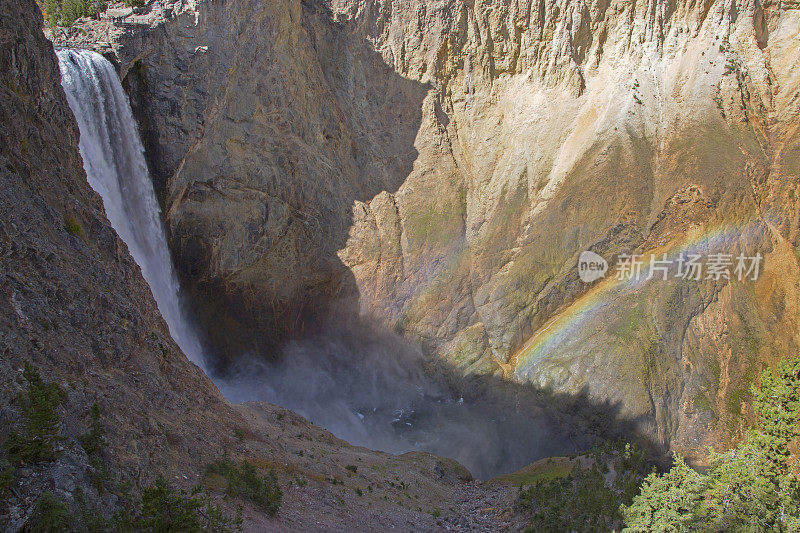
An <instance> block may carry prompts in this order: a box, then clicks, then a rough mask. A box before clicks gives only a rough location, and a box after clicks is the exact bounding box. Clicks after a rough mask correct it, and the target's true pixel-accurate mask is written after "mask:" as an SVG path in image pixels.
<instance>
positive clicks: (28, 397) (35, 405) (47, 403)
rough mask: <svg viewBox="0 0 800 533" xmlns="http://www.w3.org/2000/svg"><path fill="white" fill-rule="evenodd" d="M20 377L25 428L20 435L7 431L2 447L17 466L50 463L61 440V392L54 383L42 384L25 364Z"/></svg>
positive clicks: (37, 376)
mask: <svg viewBox="0 0 800 533" xmlns="http://www.w3.org/2000/svg"><path fill="white" fill-rule="evenodd" d="M23 376H24V378H25V379H26V380H27V382H28V391H27V392H26V393H24V394H21V395H20V398H19V403H20V405H21V406H22V415H23V418H24V420H25V427H24V429H23V431H22V432H18V431H11V432H10V434H9V436H8V439H6V441H5V443H4V444H3V446H4V447H5V448H6V450H8V453H9V455H10V456H11V458H12V459H13V460H14V461H17V462H23V463H35V462H39V461H53V460H54V459H55V458H56V449H55V448H56V445H57V444H58V443H59V442H61V441H62V440H63V437H61V435H60V431H61V420H60V417H59V415H58V405H59V404H60V403H61V402H62V401H63V398H64V395H65V394H64V391H63V389H61V387H59V386H58V385H57V384H55V383H45V382H44V381H43V380H42V377H41V376H40V375H39V371H38V370H36V367H34V366H33V365H32V364H31V363H29V362H26V363H25V369H24V372H23Z"/></svg>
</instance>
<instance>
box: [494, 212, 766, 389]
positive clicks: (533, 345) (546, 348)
mask: <svg viewBox="0 0 800 533" xmlns="http://www.w3.org/2000/svg"><path fill="white" fill-rule="evenodd" d="M754 223H755V224H754ZM765 223H766V222H765V221H763V220H762V219H761V218H757V217H755V216H753V217H752V218H750V219H749V220H746V221H744V222H741V223H739V224H727V225H725V224H719V225H716V226H713V227H710V228H709V227H706V228H703V227H700V226H697V227H694V228H692V229H691V230H690V231H689V232H687V233H686V234H685V235H684V236H682V237H679V238H676V239H673V240H672V241H670V242H667V243H665V244H661V245H659V246H657V247H655V248H652V249H650V250H648V251H647V252H646V253H645V252H640V251H637V253H642V254H643V255H645V256H646V257H645V259H647V258H649V255H650V254H654V255H657V256H661V254H663V253H666V254H667V258H668V259H674V258H677V256H678V255H680V254H681V253H687V254H708V253H710V252H712V253H713V252H714V251H715V250H716V251H721V250H729V249H730V248H731V247H732V246H731V243H732V242H737V241H740V240H741V239H742V236H743V235H745V234H746V233H747V232H748V231H753V230H756V229H759V228H760V229H763V227H764V224H765ZM766 225H767V226H768V227H769V226H770V224H769V223H766ZM727 253H731V252H729V251H728V252H727ZM762 268H763V264H762ZM646 270H647V265H645V268H643V270H642V276H641V277H640V278H638V279H623V280H620V279H618V278H617V277H616V275H615V273H614V272H613V271H609V273H608V274H607V277H606V278H604V279H603V280H602V281H600V282H598V283H597V284H595V285H594V286H592V287H591V288H590V289H589V290H588V291H587V292H585V293H584V294H582V295H581V296H580V297H578V298H577V299H576V300H575V301H573V302H572V303H570V304H568V305H567V306H566V307H565V308H564V309H563V310H562V311H561V312H560V313H558V314H557V316H556V317H555V318H553V319H552V320H550V321H549V322H548V323H547V324H545V325H544V326H543V327H541V328H540V329H539V330H538V331H536V332H535V333H534V334H533V335H532V336H531V337H530V338H529V340H528V341H527V342H526V343H525V345H524V346H523V347H522V348H521V349H520V350H518V351H517V352H516V353H515V354H514V355H513V356H512V357H511V359H510V361H509V365H508V366H507V367H506V373H507V374H510V375H507V377H513V378H515V379H517V380H521V379H523V378H524V375H525V374H526V373H528V371H529V370H530V369H531V368H532V367H534V366H535V365H536V364H537V363H539V362H540V361H542V360H544V359H545V358H546V357H547V355H548V354H549V353H550V352H552V351H554V350H555V349H556V348H558V347H563V346H564V345H565V344H567V343H568V342H569V341H570V340H571V339H576V338H580V337H585V336H586V333H587V328H588V327H589V326H590V324H591V321H592V319H593V318H594V317H596V316H597V315H599V314H601V313H603V312H604V311H606V310H607V309H606V308H608V307H610V306H611V305H612V303H613V302H614V301H615V300H619V298H620V297H621V296H624V295H625V294H628V293H630V292H633V291H634V290H636V289H638V288H640V287H641V286H642V285H644V284H645V283H647V282H648V281H647V279H646V277H647V276H646Z"/></svg>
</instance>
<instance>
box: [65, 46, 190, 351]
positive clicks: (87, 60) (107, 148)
mask: <svg viewBox="0 0 800 533" xmlns="http://www.w3.org/2000/svg"><path fill="white" fill-rule="evenodd" d="M58 63H59V67H60V69H61V85H62V86H63V87H64V92H66V94H67V102H68V103H69V107H70V108H71V109H72V112H73V113H74V115H75V118H76V119H77V121H78V127H79V128H80V133H81V135H80V151H81V157H83V167H84V169H85V170H86V176H87V178H88V180H89V184H90V185H91V186H92V188H93V189H94V190H95V191H97V192H98V193H99V194H100V196H101V197H102V198H103V205H104V206H105V210H106V216H108V220H109V221H110V222H111V225H112V226H113V227H114V229H115V230H116V231H117V233H118V234H119V236H120V237H121V238H122V240H123V241H125V244H127V245H128V250H130V253H131V255H132V256H133V259H134V260H135V261H136V263H137V264H138V265H139V267H140V268H141V269H142V275H143V276H144V279H145V280H146V281H147V283H148V284H149V285H150V290H152V292H153V296H154V297H155V299H156V303H157V304H158V309H159V311H161V314H162V316H163V317H164V319H165V320H166V321H167V325H168V326H169V331H170V333H171V334H172V338H173V339H175V342H177V343H178V346H180V347H181V350H183V352H184V353H185V354H186V355H187V356H188V357H189V359H191V360H192V361H193V362H194V363H196V364H198V365H200V366H201V367H204V365H205V358H204V355H203V348H202V345H201V343H200V340H199V338H198V335H197V331H196V330H195V328H194V326H193V324H192V322H191V320H189V319H188V317H187V316H186V313H185V312H184V311H183V308H182V306H181V300H180V286H179V284H178V278H177V277H176V275H175V269H174V268H173V266H172V259H171V257H170V254H169V248H168V247H167V239H166V235H165V231H164V225H163V223H162V221H161V210H160V208H159V206H158V200H157V199H156V195H155V191H154V190H153V183H152V181H151V180H150V175H149V173H148V171H147V163H146V162H145V159H144V147H143V146H142V142H141V140H140V139H139V132H138V131H137V129H136V122H134V120H133V114H132V113H131V106H130V102H129V101H128V96H127V95H126V94H125V92H124V91H123V89H122V85H121V84H120V81H119V77H118V76H117V73H116V71H115V70H114V67H113V66H112V65H111V63H109V62H108V61H107V60H106V59H105V58H104V57H103V56H101V55H100V54H97V53H95V52H90V51H87V50H61V51H59V52H58Z"/></svg>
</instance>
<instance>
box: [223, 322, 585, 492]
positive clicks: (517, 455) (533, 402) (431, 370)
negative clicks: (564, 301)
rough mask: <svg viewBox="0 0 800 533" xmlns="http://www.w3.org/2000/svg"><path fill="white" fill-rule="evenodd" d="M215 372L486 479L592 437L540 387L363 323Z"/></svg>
mask: <svg viewBox="0 0 800 533" xmlns="http://www.w3.org/2000/svg"><path fill="white" fill-rule="evenodd" d="M214 381H215V382H216V384H217V385H218V387H219V388H220V390H221V392H222V393H223V394H224V395H225V397H226V398H228V400H230V401H232V402H237V403H238V402H248V401H263V402H269V403H273V404H277V405H280V406H282V407H285V408H288V409H291V410H293V411H296V412H298V413H300V414H301V415H303V416H304V417H306V418H307V419H308V420H310V421H311V422H313V423H315V424H317V425H319V426H321V427H323V428H325V429H327V430H329V431H331V432H332V433H333V434H334V435H336V436H337V437H339V438H342V439H344V440H346V441H348V442H350V443H351V444H354V445H358V446H365V447H368V448H371V449H376V450H381V451H386V452H390V453H403V452H408V451H414V450H416V451H426V452H430V453H433V454H436V455H441V456H445V457H450V458H453V459H455V460H457V461H458V462H460V463H461V464H463V465H464V466H466V467H467V468H468V469H469V470H470V472H472V474H473V476H475V477H477V478H479V479H487V478H490V477H493V476H496V475H500V474H505V473H509V472H513V471H516V470H518V469H519V468H521V467H523V466H525V465H527V464H529V463H531V462H534V461H536V460H538V459H541V458H543V457H550V456H553V455H563V454H565V453H575V452H578V451H580V450H581V449H585V448H586V447H588V446H590V444H591V439H590V437H589V435H588V434H585V433H586V432H584V431H583V430H582V429H581V428H579V427H569V426H570V424H572V423H571V422H565V418H564V417H559V416H553V413H552V412H550V411H551V410H550V409H548V407H554V408H555V407H556V406H547V405H546V403H547V402H546V399H545V397H544V396H543V395H542V394H540V393H538V392H537V391H535V390H533V389H532V388H530V387H527V388H526V387H523V386H520V385H518V384H512V383H509V382H506V381H504V380H501V379H498V378H472V379H469V378H461V377H459V376H457V375H456V374H455V373H454V372H453V371H452V370H448V368H447V365H446V364H444V363H439V364H437V363H435V362H434V361H433V360H431V359H430V358H428V357H426V356H425V355H424V354H423V352H422V350H421V349H420V348H419V347H418V346H417V345H415V344H413V343H412V342H410V341H408V340H405V339H403V338H401V337H399V336H397V335H395V334H393V333H391V332H388V331H384V330H380V329H376V328H374V327H370V326H369V325H365V324H363V323H359V324H353V323H348V324H339V325H333V324H331V325H328V326H327V327H325V328H324V330H323V332H322V333H320V334H318V335H316V336H314V337H311V338H308V339H305V340H302V341H294V342H290V343H288V344H287V345H286V346H285V347H284V349H283V351H282V353H281V356H280V358H279V359H278V361H277V362H268V361H265V360H264V359H263V358H260V357H258V356H256V355H253V356H252V357H249V358H247V359H245V360H243V361H242V362H240V363H239V364H238V365H236V366H235V367H234V368H233V369H232V370H229V371H227V372H226V373H225V375H223V376H216V377H215V380H214ZM572 425H573V426H574V424H572Z"/></svg>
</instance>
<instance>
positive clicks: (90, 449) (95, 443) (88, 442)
mask: <svg viewBox="0 0 800 533" xmlns="http://www.w3.org/2000/svg"><path fill="white" fill-rule="evenodd" d="M89 416H90V423H89V432H88V433H84V434H83V435H81V436H79V437H78V442H80V443H81V446H83V449H84V451H85V452H86V455H87V456H88V457H89V466H90V467H91V470H90V472H89V478H90V479H91V481H92V484H93V485H94V486H95V488H96V489H97V491H98V492H103V491H104V490H105V488H106V484H107V483H108V482H109V481H110V480H111V472H110V471H109V469H108V464H106V462H105V460H104V459H103V449H104V448H105V435H106V428H105V427H104V426H103V424H102V423H101V422H100V406H99V405H97V402H95V403H94V405H92V410H91V412H90V415H89Z"/></svg>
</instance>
